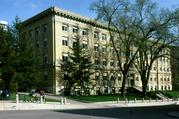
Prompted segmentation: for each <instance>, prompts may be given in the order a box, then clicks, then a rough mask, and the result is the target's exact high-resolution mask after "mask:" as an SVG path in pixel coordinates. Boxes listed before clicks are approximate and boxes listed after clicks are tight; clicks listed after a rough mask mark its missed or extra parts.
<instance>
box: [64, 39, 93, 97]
mask: <svg viewBox="0 0 179 119" xmlns="http://www.w3.org/2000/svg"><path fill="white" fill-rule="evenodd" d="M71 50H72V53H69V57H68V60H67V61H63V62H62V63H61V67H62V71H63V73H64V80H66V88H68V89H69V90H70V91H72V89H73V88H77V87H80V95H83V91H84V93H85V94H86V93H89V92H88V88H89V87H88V85H89V83H90V76H91V74H92V73H93V69H92V66H93V65H92V63H91V60H90V59H91V58H90V55H89V53H88V51H87V49H84V48H83V47H82V45H81V44H80V37H79V36H78V37H77V39H76V43H75V44H74V47H73V48H71Z"/></svg>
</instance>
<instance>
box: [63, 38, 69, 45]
mask: <svg viewBox="0 0 179 119" xmlns="http://www.w3.org/2000/svg"><path fill="white" fill-rule="evenodd" d="M62 45H63V46H68V38H67V37H62Z"/></svg>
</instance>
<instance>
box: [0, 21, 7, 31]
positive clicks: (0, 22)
mask: <svg viewBox="0 0 179 119" xmlns="http://www.w3.org/2000/svg"><path fill="white" fill-rule="evenodd" d="M7 25H8V23H7V22H6V21H0V28H3V29H5V30H7Z"/></svg>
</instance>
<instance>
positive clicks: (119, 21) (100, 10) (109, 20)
mask: <svg viewBox="0 0 179 119" xmlns="http://www.w3.org/2000/svg"><path fill="white" fill-rule="evenodd" d="M128 7H129V6H128V2H127V1H120V0H111V1H109V0H99V1H98V2H95V3H93V4H92V10H94V11H96V13H97V15H98V16H97V19H98V20H101V21H102V22H105V23H106V24H107V27H108V29H109V35H110V41H111V46H112V47H113V48H114V52H115V58H116V60H117V61H118V63H117V64H118V73H119V74H122V79H123V80H122V87H121V96H122V97H125V86H126V80H127V79H128V80H129V75H130V70H131V67H132V63H133V61H134V59H135V56H136V54H137V52H138V50H137V49H136V50H134V43H135V42H134V41H135V37H134V34H135V29H133V24H132V23H131V20H132V18H133V16H129V15H128V14H127V12H129V9H128Z"/></svg>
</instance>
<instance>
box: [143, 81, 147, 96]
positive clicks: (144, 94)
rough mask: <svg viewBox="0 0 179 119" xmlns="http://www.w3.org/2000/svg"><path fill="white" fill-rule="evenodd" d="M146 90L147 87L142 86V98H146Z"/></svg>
mask: <svg viewBox="0 0 179 119" xmlns="http://www.w3.org/2000/svg"><path fill="white" fill-rule="evenodd" d="M146 89H147V86H146V85H145V84H144V85H142V97H146V94H147V91H146Z"/></svg>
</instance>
